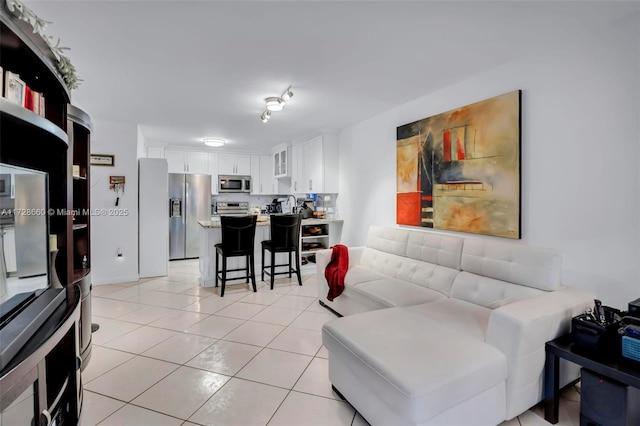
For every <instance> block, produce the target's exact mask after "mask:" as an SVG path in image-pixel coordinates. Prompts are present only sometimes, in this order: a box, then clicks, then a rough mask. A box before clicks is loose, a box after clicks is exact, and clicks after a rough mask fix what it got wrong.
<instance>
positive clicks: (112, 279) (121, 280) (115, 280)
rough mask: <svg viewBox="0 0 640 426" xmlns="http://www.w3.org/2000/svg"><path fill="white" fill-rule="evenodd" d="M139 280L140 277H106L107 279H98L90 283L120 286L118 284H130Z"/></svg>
mask: <svg viewBox="0 0 640 426" xmlns="http://www.w3.org/2000/svg"><path fill="white" fill-rule="evenodd" d="M139 279H140V275H138V274H135V275H126V276H122V277H107V278H98V279H95V278H94V279H93V281H91V283H92V284H93V285H104V284H120V283H130V282H133V281H138V280H139Z"/></svg>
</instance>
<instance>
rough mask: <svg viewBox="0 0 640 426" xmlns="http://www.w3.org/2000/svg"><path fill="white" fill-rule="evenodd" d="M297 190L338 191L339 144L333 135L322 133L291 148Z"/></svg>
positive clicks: (298, 192) (298, 191) (292, 170)
mask: <svg viewBox="0 0 640 426" xmlns="http://www.w3.org/2000/svg"><path fill="white" fill-rule="evenodd" d="M291 159H292V165H291V186H292V191H293V193H296V194H300V193H337V192H338V144H337V138H336V137H335V136H333V135H321V136H316V137H314V138H312V139H309V140H307V141H305V142H302V143H300V144H297V145H294V146H293V147H292V149H291Z"/></svg>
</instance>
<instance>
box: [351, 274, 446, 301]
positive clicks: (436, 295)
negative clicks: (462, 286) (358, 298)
mask: <svg viewBox="0 0 640 426" xmlns="http://www.w3.org/2000/svg"><path fill="white" fill-rule="evenodd" d="M352 289H353V291H354V292H358V293H360V294H362V295H364V296H367V297H369V298H371V299H374V300H375V301H377V302H380V303H382V304H384V305H386V306H388V307H392V306H411V305H416V304H419V303H427V302H433V301H435V300H441V299H447V296H445V295H444V294H442V293H440V292H438V291H435V290H431V289H428V288H425V287H422V286H419V285H415V284H412V283H408V282H406V281H401V280H396V279H393V278H387V279H381V280H375V281H367V282H364V283H360V284H356V285H355V286H353V287H352Z"/></svg>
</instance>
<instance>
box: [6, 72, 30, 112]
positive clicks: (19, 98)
mask: <svg viewBox="0 0 640 426" xmlns="http://www.w3.org/2000/svg"><path fill="white" fill-rule="evenodd" d="M26 90H27V85H26V84H25V82H24V81H22V80H21V79H20V76H19V75H18V74H14V73H12V72H11V71H7V72H6V75H5V89H4V94H5V98H7V99H8V100H9V102H11V103H14V104H18V105H20V106H23V105H24V96H25V92H26Z"/></svg>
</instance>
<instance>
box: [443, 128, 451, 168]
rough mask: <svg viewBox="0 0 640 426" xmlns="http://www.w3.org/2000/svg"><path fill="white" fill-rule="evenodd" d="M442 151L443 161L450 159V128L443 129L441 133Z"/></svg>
mask: <svg viewBox="0 0 640 426" xmlns="http://www.w3.org/2000/svg"><path fill="white" fill-rule="evenodd" d="M442 151H443V152H442V153H443V154H444V161H446V162H449V161H451V129H447V130H445V131H444V134H443V135H442Z"/></svg>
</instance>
